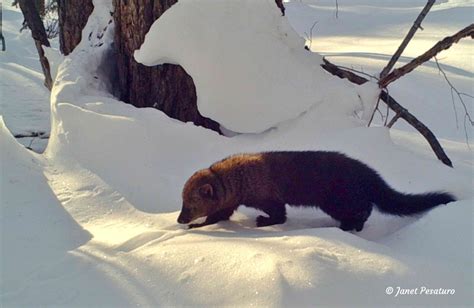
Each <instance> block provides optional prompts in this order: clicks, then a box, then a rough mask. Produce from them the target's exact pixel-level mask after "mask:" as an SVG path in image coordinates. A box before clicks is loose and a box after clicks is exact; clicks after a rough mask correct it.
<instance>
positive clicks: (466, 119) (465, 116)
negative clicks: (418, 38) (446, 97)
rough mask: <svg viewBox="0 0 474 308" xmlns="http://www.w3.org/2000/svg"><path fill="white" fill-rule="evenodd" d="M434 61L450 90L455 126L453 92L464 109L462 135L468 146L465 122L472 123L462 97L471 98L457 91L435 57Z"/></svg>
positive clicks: (473, 124) (473, 123)
mask: <svg viewBox="0 0 474 308" xmlns="http://www.w3.org/2000/svg"><path fill="white" fill-rule="evenodd" d="M434 59H435V61H436V65H437V66H438V69H439V71H440V72H441V74H442V75H443V77H444V80H446V82H447V83H448V85H449V86H450V88H451V99H452V100H453V106H454V112H455V115H456V124H457V121H458V115H457V112H456V104H455V102H454V96H453V92H454V93H456V95H457V96H458V99H459V101H460V102H461V105H462V107H463V109H464V134H465V138H466V143H467V144H469V136H468V135H467V126H466V121H469V122H470V124H471V126H474V121H473V120H472V117H471V114H470V113H469V110H468V108H467V106H466V103H465V102H464V99H463V95H465V96H469V97H472V96H471V95H468V94H465V93H462V92H459V91H458V89H456V87H455V86H454V85H453V84H452V82H451V81H450V80H449V78H448V76H447V75H446V73H445V72H444V70H443V69H442V68H441V66H440V65H439V62H438V58H436V56H435V57H434Z"/></svg>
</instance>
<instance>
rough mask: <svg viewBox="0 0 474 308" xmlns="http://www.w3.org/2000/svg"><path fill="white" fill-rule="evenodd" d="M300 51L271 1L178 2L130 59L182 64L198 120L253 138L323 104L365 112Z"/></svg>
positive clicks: (319, 59)
mask: <svg viewBox="0 0 474 308" xmlns="http://www.w3.org/2000/svg"><path fill="white" fill-rule="evenodd" d="M304 46H305V42H304V40H303V39H302V38H301V37H300V36H299V35H298V34H297V33H296V32H295V31H294V30H293V28H292V27H291V26H290V24H289V22H288V20H287V19H286V18H284V17H282V16H281V12H280V10H279V9H278V7H277V6H276V5H275V1H273V0H261V1H253V0H240V1H213V0H205V1H203V0H183V1H179V2H178V3H176V4H175V5H173V6H172V7H171V8H170V9H168V10H167V11H166V12H165V13H164V14H163V15H162V16H161V17H160V18H159V19H158V20H156V21H155V23H154V24H153V26H152V27H151V29H150V31H149V32H148V34H147V35H146V38H145V42H144V43H143V45H142V46H141V47H140V49H139V50H137V51H136V52H135V59H136V60H137V61H138V62H140V63H143V64H145V65H157V64H163V63H173V64H180V65H181V66H182V67H183V68H184V69H185V70H186V71H187V72H188V74H190V75H191V77H192V78H193V80H194V83H195V85H196V92H197V100H198V101H197V103H198V108H199V111H200V112H201V114H202V115H204V116H206V117H208V118H211V119H213V120H215V121H217V122H219V123H220V124H221V125H222V126H224V127H225V128H226V129H228V130H231V131H234V132H240V133H259V132H262V131H265V130H267V129H269V128H271V127H274V126H275V125H277V124H278V123H280V122H282V121H285V120H288V119H294V118H296V117H297V116H299V115H300V114H301V113H303V112H305V111H307V110H308V109H309V108H310V107H312V106H316V105H319V104H322V103H326V104H331V106H334V105H340V106H345V108H347V112H348V113H349V114H350V113H352V112H354V110H362V111H364V108H363V106H360V102H359V101H358V99H357V94H356V92H355V91H354V89H353V88H351V87H350V86H348V85H345V84H344V82H341V81H338V82H334V80H333V79H337V77H332V76H330V74H328V73H326V72H324V70H323V69H322V68H321V66H320V65H321V64H322V57H321V56H319V55H318V54H316V53H311V52H308V51H307V50H305V49H304ZM367 103H368V105H367V106H366V108H367V109H369V110H370V105H371V104H373V103H374V101H373V100H372V101H370V102H367ZM366 111H367V110H366ZM244 119H245V120H244Z"/></svg>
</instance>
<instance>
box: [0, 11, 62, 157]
mask: <svg viewBox="0 0 474 308" xmlns="http://www.w3.org/2000/svg"><path fill="white" fill-rule="evenodd" d="M9 6H10V5H9V4H8V5H4V6H3V14H2V18H3V24H2V33H3V36H4V37H5V41H6V45H7V50H6V52H0V76H1V78H0V98H1V99H0V110H1V113H2V114H8V117H5V119H4V121H5V122H6V124H7V125H8V128H9V129H10V131H11V132H12V133H13V134H14V135H30V134H31V133H33V132H37V133H44V135H46V136H47V135H49V130H50V117H49V92H48V90H47V89H46V88H45V87H44V86H43V80H44V77H43V73H42V71H41V66H40V62H39V60H38V53H37V51H36V48H35V45H34V42H33V40H32V39H31V33H30V32H29V31H27V30H24V31H23V32H22V33H19V30H20V28H21V22H22V18H23V17H22V14H21V12H20V11H19V9H13V8H11V7H9ZM20 19H21V20H20ZM19 20H20V21H19ZM53 44H54V42H53ZM18 141H19V142H21V143H22V144H23V145H25V146H30V147H31V148H32V149H34V150H35V151H37V152H42V151H43V150H44V149H45V148H46V145H47V139H41V138H33V139H32V138H21V139H18Z"/></svg>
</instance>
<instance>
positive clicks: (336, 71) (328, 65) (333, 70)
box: [321, 58, 368, 85]
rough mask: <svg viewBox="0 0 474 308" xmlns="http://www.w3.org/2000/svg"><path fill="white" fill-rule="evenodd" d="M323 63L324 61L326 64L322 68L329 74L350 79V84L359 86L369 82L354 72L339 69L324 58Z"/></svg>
mask: <svg viewBox="0 0 474 308" xmlns="http://www.w3.org/2000/svg"><path fill="white" fill-rule="evenodd" d="M323 61H324V64H322V65H321V67H322V68H324V69H325V70H326V71H328V72H329V73H331V74H333V75H336V76H338V77H339V78H342V79H348V80H349V81H350V82H352V83H355V84H358V85H361V84H364V83H366V82H367V81H368V80H367V79H365V78H364V77H361V76H359V75H356V74H354V73H353V72H350V71H348V70H345V69H341V68H339V67H338V66H337V65H334V64H332V63H331V62H329V60H327V59H326V58H323Z"/></svg>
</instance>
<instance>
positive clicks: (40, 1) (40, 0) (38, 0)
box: [35, 0, 46, 19]
mask: <svg viewBox="0 0 474 308" xmlns="http://www.w3.org/2000/svg"><path fill="white" fill-rule="evenodd" d="M35 6H36V9H37V10H38V13H39V15H40V17H41V19H43V17H44V15H45V14H46V10H45V6H44V0H35Z"/></svg>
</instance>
